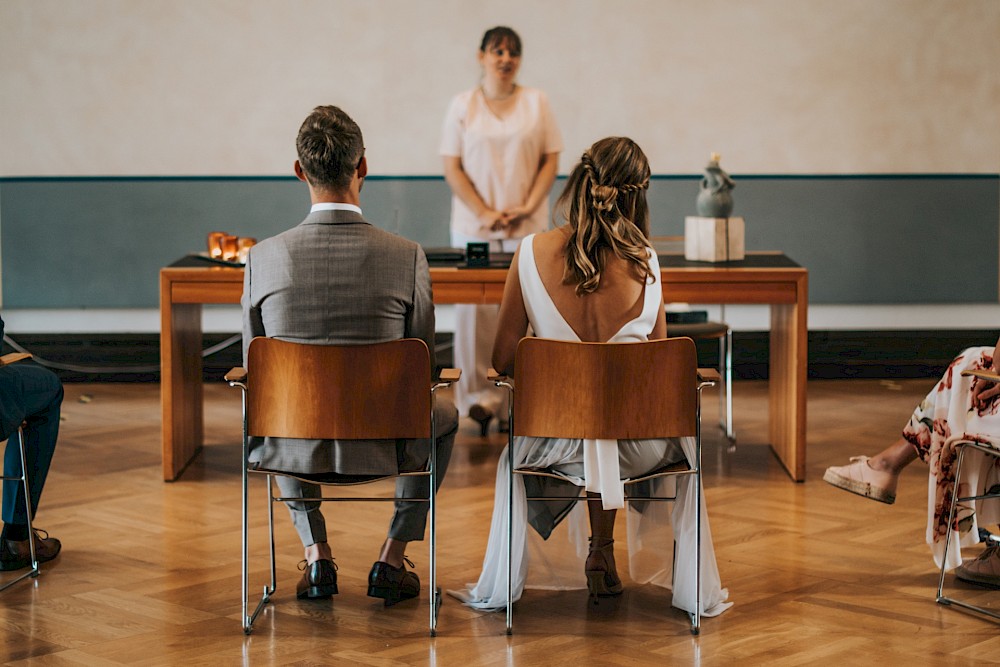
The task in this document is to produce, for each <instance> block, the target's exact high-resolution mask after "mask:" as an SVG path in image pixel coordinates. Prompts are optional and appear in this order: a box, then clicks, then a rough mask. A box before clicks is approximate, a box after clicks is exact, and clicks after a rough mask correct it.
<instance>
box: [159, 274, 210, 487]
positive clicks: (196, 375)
mask: <svg viewBox="0 0 1000 667" xmlns="http://www.w3.org/2000/svg"><path fill="white" fill-rule="evenodd" d="M168 289H169V288H168ZM162 299H163V296H162V295H161V304H160V312H161V317H162V320H161V323H160V324H161V329H160V405H161V408H162V410H163V419H162V423H163V479H164V481H167V482H172V481H174V480H175V479H177V478H178V477H179V476H180V474H181V473H182V472H183V471H184V468H186V467H187V465H188V464H189V463H190V462H191V460H192V459H193V458H194V457H195V456H196V455H197V454H198V452H200V451H201V446H202V441H203V437H204V413H203V406H202V400H203V396H202V361H201V348H202V336H201V304H191V303H184V304H178V303H173V304H171V303H170V299H169V298H167V299H166V300H162Z"/></svg>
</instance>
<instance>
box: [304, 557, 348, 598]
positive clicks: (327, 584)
mask: <svg viewBox="0 0 1000 667" xmlns="http://www.w3.org/2000/svg"><path fill="white" fill-rule="evenodd" d="M302 562H303V564H304V563H305V561H302ZM302 569H304V570H305V571H304V572H303V573H302V579H300V580H299V583H298V584H297V585H296V586H295V597H297V598H298V599H300V600H323V599H326V598H329V597H332V596H334V595H336V594H337V593H338V591H337V564H336V563H334V562H333V561H332V560H327V559H325V558H324V559H321V560H318V561H316V562H315V563H309V564H306V565H305V567H304V568H302Z"/></svg>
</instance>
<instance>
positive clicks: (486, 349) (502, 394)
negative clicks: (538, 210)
mask: <svg viewBox="0 0 1000 667" xmlns="http://www.w3.org/2000/svg"><path fill="white" fill-rule="evenodd" d="M483 242H484V239H481V238H477V237H475V236H468V235H466V234H461V233H459V232H456V231H454V230H453V231H452V232H451V244H452V246H454V247H456V248H465V246H466V244H467V243H483ZM520 242H521V239H494V240H492V241H489V244H490V251H491V252H514V251H515V250H516V249H517V246H518V244H519V243H520ZM499 312H500V307H499V306H495V305H492V304H491V305H472V304H459V305H457V306H455V337H454V352H453V354H454V363H453V365H454V366H455V368H461V369H462V379H461V380H459V382H458V383H457V384H456V385H455V407H457V408H458V414H459V415H467V414H469V408H471V407H472V406H473V405H476V404H477V403H478V404H479V405H482V406H483V407H485V408H487V409H488V410H491V411H492V412H493V413H494V414H496V415H497V416H498V417H499V418H500V420H501V421H507V412H506V411H507V405H506V399H507V396H506V393H507V392H506V391H505V390H503V389H501V388H499V387H497V386H496V385H494V384H493V383H492V382H490V381H488V380H487V379H486V371H487V370H489V368H490V366H491V365H492V364H491V359H492V357H493V342H494V339H495V338H496V335H497V316H498V314H499Z"/></svg>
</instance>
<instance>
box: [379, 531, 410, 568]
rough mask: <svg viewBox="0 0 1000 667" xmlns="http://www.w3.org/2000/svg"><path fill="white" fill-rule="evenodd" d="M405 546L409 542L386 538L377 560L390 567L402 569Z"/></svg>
mask: <svg viewBox="0 0 1000 667" xmlns="http://www.w3.org/2000/svg"><path fill="white" fill-rule="evenodd" d="M407 544H409V542H405V541H403V540H397V539H393V538H391V537H387V538H386V539H385V542H384V543H383V544H382V550H381V551H380V552H379V556H378V559H379V560H380V561H382V562H383V563H388V564H389V565H392V566H393V567H397V568H398V567H402V566H403V557H404V556H405V555H406V545H407Z"/></svg>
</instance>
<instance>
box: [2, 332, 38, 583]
mask: <svg viewBox="0 0 1000 667" xmlns="http://www.w3.org/2000/svg"><path fill="white" fill-rule="evenodd" d="M30 358H31V355H30V354H29V353H27V352H12V353H10V354H5V355H3V356H2V357H0V367H3V366H7V365H9V364H12V363H15V362H17V361H22V360H24V359H30ZM12 439H13V436H12V437H10V438H8V439H7V445H6V446H7V447H10V446H11V443H10V441H11V440H12ZM17 446H18V449H19V450H20V453H21V474H20V475H18V476H16V477H15V476H13V475H10V476H8V475H3V476H2V477H0V479H2V480H3V481H5V482H6V481H10V482H20V483H21V488H22V489H24V506H25V507H26V508H27V516H28V536H29V538H28V548H29V550H30V551H31V569H30V570H28V571H27V572H25V573H23V574H21V575H19V576H17V577H16V578H14V579H11V580H10V581H8V582H7V583H5V584H3V585H2V586H0V591H3V590H6V589H8V588H10V587H11V586H13V585H14V584H16V583H17V582H19V581H23V580H24V579H27V578H28V577H31V578H35V577H37V576H38V575H39V573H40V570H39V569H38V558H37V557H36V556H35V540H34V535H35V530H34V528H33V527H32V525H31V491H30V490H29V489H28V473H27V470H28V462H27V455H26V452H25V450H24V424H21V425H20V426H18V427H17Z"/></svg>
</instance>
